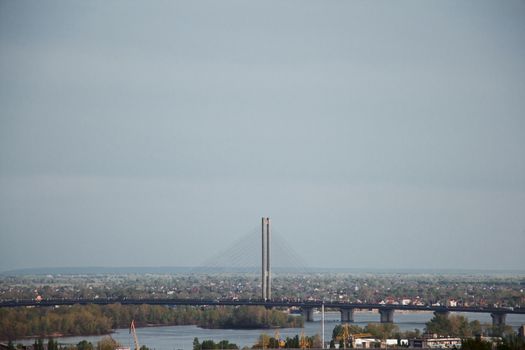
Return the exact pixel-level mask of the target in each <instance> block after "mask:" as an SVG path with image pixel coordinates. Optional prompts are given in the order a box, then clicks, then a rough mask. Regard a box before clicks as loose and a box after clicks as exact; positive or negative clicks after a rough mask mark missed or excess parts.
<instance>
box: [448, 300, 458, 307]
mask: <svg viewBox="0 0 525 350" xmlns="http://www.w3.org/2000/svg"><path fill="white" fill-rule="evenodd" d="M447 306H449V307H456V306H458V301H457V300H456V299H448V300H447Z"/></svg>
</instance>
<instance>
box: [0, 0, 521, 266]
mask: <svg viewBox="0 0 525 350" xmlns="http://www.w3.org/2000/svg"><path fill="white" fill-rule="evenodd" d="M524 39H525V2H523V1H505V2H496V1H463V2H460V3H458V2H454V1H435V2H430V1H429V2H418V1H401V2H395V3H393V2H357V1H356V2H314V1H311V2H310V1H286V2H279V1H265V2H244V1H221V2H216V1H177V2H174V1H156V2H153V3H151V2H148V3H146V2H140V1H111V2H106V1H90V2H83V1H68V2H66V1H2V2H0V52H2V54H1V55H0V77H2V79H1V80H0V106H2V107H1V114H0V271H6V270H11V269H19V268H28V267H39V266H46V267H68V266H75V267H76V266H114V267H118V266H195V265H199V264H201V263H202V262H204V261H206V260H207V258H209V257H210V256H212V255H214V254H215V253H217V252H218V251H222V250H224V249H226V248H227V247H229V246H230V245H231V244H232V243H233V242H235V240H236V239H238V237H241V236H243V235H245V234H246V233H247V232H251V231H252V230H253V228H254V227H255V228H257V227H258V225H259V224H260V218H261V217H262V216H269V217H271V218H272V222H273V225H274V227H275V229H276V231H277V232H279V234H280V235H282V236H284V237H286V240H287V241H288V242H290V243H291V244H293V246H294V249H295V251H296V252H298V253H299V254H301V256H302V257H303V258H304V260H306V261H308V263H309V265H311V266H318V267H342V268H352V267H357V268H370V269H377V268H386V267H389V268H394V269H395V268H399V269H405V268H424V269H475V270H523V268H524V266H525V254H524V253H523V252H524V251H525V137H524V135H525V114H524V111H525V40H524ZM254 254H258V252H254Z"/></svg>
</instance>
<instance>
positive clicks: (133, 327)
mask: <svg viewBox="0 0 525 350" xmlns="http://www.w3.org/2000/svg"><path fill="white" fill-rule="evenodd" d="M129 333H131V334H133V342H134V343H135V350H139V349H140V346H139V339H138V338H137V332H136V331H135V320H131V325H130V326H129Z"/></svg>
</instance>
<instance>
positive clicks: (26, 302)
mask: <svg viewBox="0 0 525 350" xmlns="http://www.w3.org/2000/svg"><path fill="white" fill-rule="evenodd" d="M75 304H80V305H87V304H94V305H109V304H122V305H142V304H148V305H172V306H175V305H187V306H192V305H193V306H204V305H209V306H220V305H226V306H248V305H253V306H265V307H300V308H320V307H321V306H322V305H323V304H324V307H325V308H328V309H388V310H407V311H434V312H478V313H497V314H525V308H495V307H492V308H482V307H450V306H430V305H428V306H426V305H399V304H362V303H344V302H323V301H301V300H299V301H290V300H283V301H279V300H269V301H265V300H258V299H238V300H236V299H128V298H110V299H43V300H40V301H37V300H30V299H23V300H22V299H18V300H3V301H0V307H22V306H37V307H38V306H40V307H43V306H58V305H75Z"/></svg>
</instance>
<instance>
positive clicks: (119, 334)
mask: <svg viewBox="0 0 525 350" xmlns="http://www.w3.org/2000/svg"><path fill="white" fill-rule="evenodd" d="M460 315H463V316H465V317H467V318H468V320H469V321H473V320H478V321H480V322H481V323H491V322H492V319H491V317H490V315H489V314H484V313H460ZM432 317H433V314H432V312H396V313H395V315H394V321H395V324H396V325H397V326H398V327H399V329H400V330H401V331H407V330H414V329H416V328H418V329H420V330H423V328H424V327H425V322H427V321H428V320H430V319H431V318H432ZM354 320H355V322H354V324H357V325H359V326H366V325H367V324H368V323H375V322H379V314H378V313H377V312H372V311H362V312H355V314H354ZM339 322H340V314H339V312H326V313H325V339H326V341H328V340H329V339H330V338H331V336H332V330H333V328H334V327H335V326H336V325H337V324H339ZM506 323H507V324H508V325H511V326H512V327H513V328H514V329H515V330H517V328H518V327H519V326H521V325H522V324H525V315H507V321H506ZM301 331H304V333H305V335H308V336H312V335H315V334H321V314H320V313H315V314H314V322H305V326H304V328H303V329H299V328H283V329H280V330H279V332H280V335H281V337H283V338H285V337H287V336H289V337H293V336H295V335H296V334H300V333H301ZM261 333H266V334H268V335H270V336H273V335H274V330H268V329H253V330H236V329H203V328H199V327H197V326H165V327H148V328H138V329H137V337H138V339H139V342H140V344H141V345H146V346H148V347H149V348H150V349H155V350H178V349H183V350H191V349H192V343H193V338H194V337H198V338H199V340H200V341H201V342H202V341H203V340H209V339H211V340H214V341H216V342H217V341H220V340H224V339H226V340H229V341H230V342H232V343H235V344H237V345H238V346H239V347H243V346H249V347H251V346H252V345H253V344H254V343H255V342H256V341H257V339H258V337H259V335H260V334H261ZM111 336H112V337H113V338H114V339H115V340H116V341H118V342H119V343H120V344H122V345H123V346H129V347H131V348H132V347H133V339H132V337H131V335H130V334H129V329H127V328H125V329H117V330H115V333H113V334H112V335H111ZM103 337H104V336H86V337H63V338H60V339H58V342H59V343H60V344H77V343H78V342H80V341H81V340H83V339H85V340H87V341H90V342H92V343H93V344H95V343H96V342H98V341H99V340H100V339H102V338H103ZM33 342H34V341H32V340H21V341H16V343H22V344H32V343H33Z"/></svg>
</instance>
